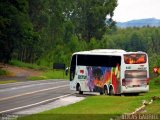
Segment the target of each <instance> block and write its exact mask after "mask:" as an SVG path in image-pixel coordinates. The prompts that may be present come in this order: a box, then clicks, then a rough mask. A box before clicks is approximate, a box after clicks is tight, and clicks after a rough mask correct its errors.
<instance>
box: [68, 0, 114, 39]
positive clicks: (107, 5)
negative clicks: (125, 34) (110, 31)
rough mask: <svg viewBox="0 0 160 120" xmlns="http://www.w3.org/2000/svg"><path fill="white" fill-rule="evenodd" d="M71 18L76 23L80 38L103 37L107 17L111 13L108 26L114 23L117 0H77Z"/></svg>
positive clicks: (77, 33)
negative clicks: (113, 17)
mask: <svg viewBox="0 0 160 120" xmlns="http://www.w3.org/2000/svg"><path fill="white" fill-rule="evenodd" d="M73 4H74V9H73V10H72V11H71V16H70V17H71V20H72V21H73V23H75V26H76V27H75V34H76V35H77V36H78V38H79V39H85V40H86V41H90V40H91V38H93V37H94V38H96V39H99V40H100V39H101V38H102V35H103V34H104V32H105V30H106V23H105V19H106V16H107V15H109V16H110V17H111V18H110V19H109V21H110V22H109V23H108V26H110V25H113V23H112V16H113V11H114V9H115V7H116V6H117V0H75V1H73Z"/></svg>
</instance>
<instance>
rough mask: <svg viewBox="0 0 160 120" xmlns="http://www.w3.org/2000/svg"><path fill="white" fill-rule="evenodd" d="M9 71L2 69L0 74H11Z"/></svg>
mask: <svg viewBox="0 0 160 120" xmlns="http://www.w3.org/2000/svg"><path fill="white" fill-rule="evenodd" d="M9 74H10V73H9V71H7V70H3V69H0V76H4V75H9Z"/></svg>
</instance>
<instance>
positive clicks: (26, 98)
mask: <svg viewBox="0 0 160 120" xmlns="http://www.w3.org/2000/svg"><path fill="white" fill-rule="evenodd" d="M71 94H72V93H71V91H70V90H69V81H64V80H42V81H28V82H17V83H10V84H1V85H0V114H3V113H12V112H16V111H20V110H22V109H26V108H30V107H35V106H38V105H40V104H46V103H49V102H52V101H54V100H57V99H59V98H62V97H66V96H69V95H71Z"/></svg>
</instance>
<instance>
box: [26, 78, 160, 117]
mask: <svg viewBox="0 0 160 120" xmlns="http://www.w3.org/2000/svg"><path fill="white" fill-rule="evenodd" d="M159 81H160V79H159V78H155V79H152V80H151V81H150V84H151V85H150V91H149V92H148V93H144V94H140V95H139V96H105V95H102V96H88V97H87V98H86V99H85V100H83V101H81V102H78V103H75V104H72V105H69V106H64V107H60V108H57V109H52V110H49V111H45V112H42V113H39V114H35V115H31V116H26V117H24V118H23V119H24V120H31V119H37V120H43V119H47V120H52V119H54V120H81V119H83V120H88V119H91V120H103V119H104V120H108V119H110V118H113V117H117V116H118V115H121V114H124V113H131V112H133V111H135V109H136V108H137V107H140V106H141V105H142V101H143V100H147V101H150V100H151V97H152V96H160V92H159V91H160V88H159V87H160V83H159ZM159 105H160V101H156V102H154V103H153V106H152V104H151V105H148V106H147V108H146V109H147V111H148V113H159V111H160V110H159ZM152 109H155V110H154V112H153V111H152Z"/></svg>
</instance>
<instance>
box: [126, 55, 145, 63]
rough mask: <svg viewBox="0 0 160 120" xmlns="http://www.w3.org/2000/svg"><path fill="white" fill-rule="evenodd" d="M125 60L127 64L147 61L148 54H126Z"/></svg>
mask: <svg viewBox="0 0 160 120" xmlns="http://www.w3.org/2000/svg"><path fill="white" fill-rule="evenodd" d="M124 62H125V63H126V64H141V63H146V55H145V54H125V55H124Z"/></svg>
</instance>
